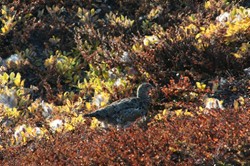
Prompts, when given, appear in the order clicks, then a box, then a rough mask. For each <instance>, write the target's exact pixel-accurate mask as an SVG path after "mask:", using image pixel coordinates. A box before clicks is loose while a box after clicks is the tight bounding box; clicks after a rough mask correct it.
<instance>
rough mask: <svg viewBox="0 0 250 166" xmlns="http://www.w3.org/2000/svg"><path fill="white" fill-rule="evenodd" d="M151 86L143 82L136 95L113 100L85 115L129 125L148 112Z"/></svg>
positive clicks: (115, 123) (116, 123) (113, 123)
mask: <svg viewBox="0 0 250 166" xmlns="http://www.w3.org/2000/svg"><path fill="white" fill-rule="evenodd" d="M151 88H152V85H151V84H149V83H142V84H141V85H140V86H139V87H138V89H137V96H136V97H131V98H125V99H122V100H119V101H116V102H113V103H111V104H110V105H108V106H106V107H104V108H101V109H99V110H97V111H95V112H93V113H90V114H86V115H85V117H95V118H97V119H98V120H100V121H103V122H105V123H108V124H112V125H121V126H124V125H127V124H128V123H130V122H133V121H135V120H136V119H137V118H139V117H142V116H145V115H146V114H147V112H148V109H149V105H150V97H149V95H148V92H149V90H150V89H151Z"/></svg>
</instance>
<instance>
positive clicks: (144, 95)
mask: <svg viewBox="0 0 250 166" xmlns="http://www.w3.org/2000/svg"><path fill="white" fill-rule="evenodd" d="M152 88H153V85H151V84H150V83H142V84H141V85H140V86H139V87H138V88H137V97H139V98H141V99H145V100H150V97H149V95H148V93H149V90H151V89H152Z"/></svg>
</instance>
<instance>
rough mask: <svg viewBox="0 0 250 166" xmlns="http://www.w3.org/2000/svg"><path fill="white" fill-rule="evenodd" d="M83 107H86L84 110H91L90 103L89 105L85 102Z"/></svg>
mask: <svg viewBox="0 0 250 166" xmlns="http://www.w3.org/2000/svg"><path fill="white" fill-rule="evenodd" d="M85 106H86V109H87V110H88V111H90V110H92V106H91V103H90V102H86V103H85Z"/></svg>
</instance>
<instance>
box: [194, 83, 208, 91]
mask: <svg viewBox="0 0 250 166" xmlns="http://www.w3.org/2000/svg"><path fill="white" fill-rule="evenodd" d="M196 86H197V88H198V89H201V90H205V88H206V84H204V83H200V82H196Z"/></svg>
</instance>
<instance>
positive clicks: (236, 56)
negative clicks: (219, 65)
mask: <svg viewBox="0 0 250 166" xmlns="http://www.w3.org/2000/svg"><path fill="white" fill-rule="evenodd" d="M233 56H234V57H235V58H237V59H238V58H242V55H241V54H239V53H234V54H233Z"/></svg>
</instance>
